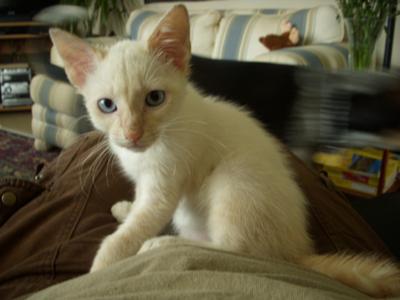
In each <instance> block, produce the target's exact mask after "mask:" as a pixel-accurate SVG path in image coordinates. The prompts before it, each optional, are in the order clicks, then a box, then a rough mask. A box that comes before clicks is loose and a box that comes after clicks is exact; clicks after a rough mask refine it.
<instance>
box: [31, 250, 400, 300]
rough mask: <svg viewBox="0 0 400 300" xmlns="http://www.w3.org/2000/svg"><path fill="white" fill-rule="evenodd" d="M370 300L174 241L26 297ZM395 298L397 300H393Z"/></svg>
mask: <svg viewBox="0 0 400 300" xmlns="http://www.w3.org/2000/svg"><path fill="white" fill-rule="evenodd" d="M100 298H101V299H137V298H140V299H191V300H194V299H228V298H229V299H231V298H235V299H284V300H287V299H298V300H301V299H307V300H313V299H316V300H317V299H318V300H320V299H342V300H347V299H348V300H350V299H369V298H368V297H366V296H364V295H363V294H360V293H359V292H357V291H355V290H353V289H351V288H349V287H346V286H344V285H342V284H340V283H338V282H336V281H334V280H331V279H329V278H327V277H325V276H323V275H320V274H318V273H315V272H312V271H308V270H305V269H303V268H300V267H298V266H295V265H292V264H289V263H286V262H282V261H277V260H272V259H271V260H267V261H261V260H256V259H253V258H249V257H245V256H240V255H236V254H232V253H228V252H222V251H217V250H211V249H207V248H201V247H195V246H190V245H187V244H185V242H178V243H177V244H175V245H174V244H167V245H164V246H161V248H158V249H153V250H150V251H148V252H145V253H143V254H139V255H137V256H135V257H131V258H128V259H126V260H124V261H121V262H120V263H117V264H115V265H114V266H111V267H110V268H107V269H105V270H103V271H100V272H96V273H93V274H89V275H85V276H82V277H79V278H76V279H73V280H70V281H67V282H64V283H62V284H59V285H56V286H53V287H50V288H48V289H45V290H43V291H41V292H39V293H36V294H34V295H32V296H31V297H29V299H31V300H36V299H40V300H45V299H49V300H50V299H51V300H53V299H59V300H60V299H100ZM397 299H400V298H397Z"/></svg>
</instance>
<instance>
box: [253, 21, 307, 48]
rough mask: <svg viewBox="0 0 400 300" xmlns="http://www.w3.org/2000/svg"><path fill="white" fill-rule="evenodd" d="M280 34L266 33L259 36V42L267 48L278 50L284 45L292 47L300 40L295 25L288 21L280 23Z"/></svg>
mask: <svg viewBox="0 0 400 300" xmlns="http://www.w3.org/2000/svg"><path fill="white" fill-rule="evenodd" d="M281 31H282V34H280V35H279V34H268V35H266V36H264V37H260V39H259V40H260V42H261V44H263V45H264V46H265V47H266V48H267V49H269V50H271V51H272V50H278V49H281V48H286V47H294V46H296V45H298V43H299V42H300V33H299V31H298V30H297V28H296V27H294V26H293V25H292V23H290V22H289V20H285V21H283V23H282V24H281Z"/></svg>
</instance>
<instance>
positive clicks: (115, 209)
mask: <svg viewBox="0 0 400 300" xmlns="http://www.w3.org/2000/svg"><path fill="white" fill-rule="evenodd" d="M131 207H132V202H131V201H126V200H122V201H118V202H117V203H115V204H114V205H113V206H112V207H111V214H112V215H113V216H114V218H115V219H116V220H117V221H118V223H123V222H124V221H125V219H126V217H127V216H128V214H129V212H130V210H131Z"/></svg>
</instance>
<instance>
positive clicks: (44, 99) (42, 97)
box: [39, 78, 53, 106]
mask: <svg viewBox="0 0 400 300" xmlns="http://www.w3.org/2000/svg"><path fill="white" fill-rule="evenodd" d="M52 85H53V82H52V81H51V80H48V79H47V78H46V79H45V80H43V83H42V86H41V87H40V92H39V102H40V103H41V104H42V105H43V106H49V95H50V89H51V87H52Z"/></svg>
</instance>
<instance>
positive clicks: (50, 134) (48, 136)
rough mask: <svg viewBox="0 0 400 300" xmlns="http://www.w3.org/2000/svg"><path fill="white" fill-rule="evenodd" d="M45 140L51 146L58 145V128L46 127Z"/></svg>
mask: <svg viewBox="0 0 400 300" xmlns="http://www.w3.org/2000/svg"><path fill="white" fill-rule="evenodd" d="M44 140H45V141H46V142H47V143H49V144H51V145H57V127H55V126H52V125H46V126H45V127H44Z"/></svg>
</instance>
